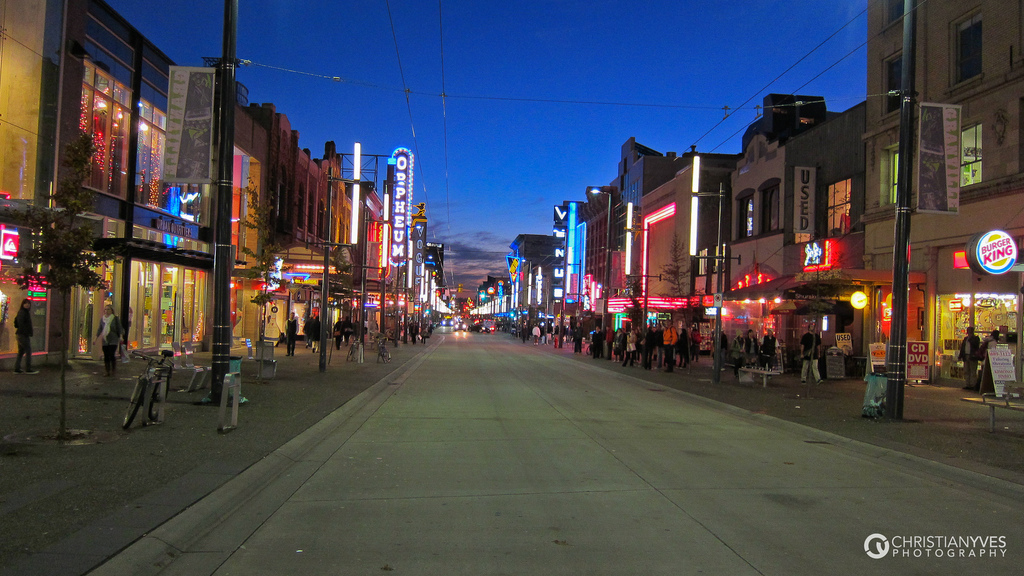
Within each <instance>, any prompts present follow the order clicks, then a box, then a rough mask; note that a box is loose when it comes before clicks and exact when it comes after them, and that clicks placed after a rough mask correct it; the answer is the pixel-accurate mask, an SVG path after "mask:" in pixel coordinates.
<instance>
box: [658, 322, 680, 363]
mask: <svg viewBox="0 0 1024 576" xmlns="http://www.w3.org/2000/svg"><path fill="white" fill-rule="evenodd" d="M678 341H679V333H678V332H676V326H675V323H674V322H672V321H669V322H668V325H667V326H665V330H664V331H662V333H661V345H662V348H663V349H664V353H663V356H664V360H665V372H671V371H672V367H673V366H674V365H675V363H676V342H678Z"/></svg>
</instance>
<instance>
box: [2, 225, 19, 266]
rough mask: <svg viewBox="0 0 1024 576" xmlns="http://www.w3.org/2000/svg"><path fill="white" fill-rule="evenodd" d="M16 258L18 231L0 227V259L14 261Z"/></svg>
mask: <svg viewBox="0 0 1024 576" xmlns="http://www.w3.org/2000/svg"><path fill="white" fill-rule="evenodd" d="M17 257H18V229H17V228H5V227H3V226H0V259H2V260H14V259H15V258H17Z"/></svg>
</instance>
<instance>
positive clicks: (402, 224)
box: [388, 148, 413, 266]
mask: <svg viewBox="0 0 1024 576" xmlns="http://www.w3.org/2000/svg"><path fill="white" fill-rule="evenodd" d="M388 163H389V164H394V166H395V175H394V187H393V189H392V190H393V194H392V195H391V219H392V222H391V249H390V250H389V251H388V252H389V255H388V258H389V259H390V261H391V265H392V266H401V265H403V264H405V262H406V261H407V260H409V253H408V251H407V246H408V245H407V241H408V236H407V232H408V228H409V205H410V204H411V203H412V175H413V174H412V166H413V156H412V152H411V151H410V150H409V149H408V148H399V149H397V150H395V151H394V152H393V153H392V154H391V159H390V160H389V161H388Z"/></svg>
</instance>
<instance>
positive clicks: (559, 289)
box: [551, 202, 569, 301]
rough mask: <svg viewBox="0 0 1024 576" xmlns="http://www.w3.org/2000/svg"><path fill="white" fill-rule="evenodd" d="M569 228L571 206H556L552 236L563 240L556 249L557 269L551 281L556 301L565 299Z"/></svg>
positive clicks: (566, 204) (566, 203)
mask: <svg viewBox="0 0 1024 576" xmlns="http://www.w3.org/2000/svg"><path fill="white" fill-rule="evenodd" d="M568 227H569V205H568V202H563V203H562V205H561V206H555V217H554V228H553V230H552V234H553V235H554V237H555V238H559V239H561V240H562V242H563V243H562V245H561V246H557V247H555V252H554V257H555V261H554V263H555V268H554V271H553V273H552V279H551V293H552V295H553V297H554V299H555V300H556V301H560V300H562V299H563V298H565V267H566V264H567V262H566V244H565V240H566V236H567V232H568Z"/></svg>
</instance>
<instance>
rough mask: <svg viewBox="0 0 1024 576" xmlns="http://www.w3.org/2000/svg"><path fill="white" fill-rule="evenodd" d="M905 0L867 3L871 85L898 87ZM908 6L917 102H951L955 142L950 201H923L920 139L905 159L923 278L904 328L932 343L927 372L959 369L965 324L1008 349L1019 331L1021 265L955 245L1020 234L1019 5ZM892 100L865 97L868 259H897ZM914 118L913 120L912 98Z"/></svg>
mask: <svg viewBox="0 0 1024 576" xmlns="http://www.w3.org/2000/svg"><path fill="white" fill-rule="evenodd" d="M902 5H903V2H902V1H899V2H897V1H895V0H887V1H886V2H878V3H874V4H871V5H870V7H869V10H868V18H869V20H868V39H869V40H868V94H884V93H887V92H889V91H891V90H899V89H900V88H901V75H900V72H901V71H902V65H903V55H902V48H903V23H902V17H903V8H902ZM916 11H917V18H916V20H917V28H916V30H917V33H916V54H917V58H916V62H915V71H916V74H915V83H916V85H915V92H916V102H917V103H935V104H940V105H952V106H954V108H952V110H955V111H958V112H959V114H958V120H959V127H958V128H956V129H954V130H951V131H953V132H954V134H955V135H957V136H959V151H958V154H956V156H958V158H954V162H953V165H952V166H949V165H948V164H947V165H946V166H945V169H946V170H947V171H949V172H951V173H952V174H953V178H952V179H951V181H950V182H949V188H948V189H949V190H950V191H952V193H951V194H950V198H952V199H954V200H955V201H956V202H955V204H956V206H955V209H954V210H947V211H946V212H945V213H935V212H934V211H929V210H928V209H927V208H930V206H927V205H924V206H923V205H922V202H921V199H922V195H921V194H920V191H921V181H922V178H924V177H926V176H929V175H930V173H929V172H928V170H929V167H928V165H927V164H925V163H924V162H923V161H922V160H921V159H922V157H923V155H924V154H925V153H927V152H929V151H930V150H928V149H926V148H922V149H919V150H918V151H917V153H916V154H915V164H914V165H913V167H912V168H911V171H912V173H913V174H914V181H913V185H912V186H911V188H910V205H911V207H912V209H914V213H913V215H912V217H911V235H910V242H911V251H910V270H911V271H912V274H913V273H917V274H918V275H919V276H920V279H919V281H917V282H914V281H913V278H912V282H911V286H910V294H911V296H912V299H911V305H910V306H909V310H908V318H907V322H908V332H909V333H910V334H911V335H913V334H914V333H915V330H916V332H917V334H918V338H919V339H921V340H923V341H926V342H927V343H928V344H929V354H930V355H931V362H930V365H931V368H932V373H933V376H937V377H938V378H940V379H942V378H949V379H953V378H960V377H961V376H962V365H961V363H960V362H959V361H958V360H957V357H956V356H957V351H958V348H959V343H960V340H961V339H962V338H963V337H964V335H965V334H966V330H967V328H968V327H972V326H973V327H974V328H975V330H976V331H977V332H978V333H979V334H985V333H988V332H989V331H991V330H993V329H999V330H1000V331H1001V333H1002V334H1003V338H1002V339H1003V341H1004V342H1007V343H1008V344H1010V346H1011V348H1013V349H1015V348H1016V341H1017V334H1019V332H1020V313H1019V312H1020V295H1021V292H1020V289H1021V280H1020V275H1019V274H1017V273H1007V274H1001V275H991V274H978V273H975V272H972V271H971V270H970V269H969V268H966V267H964V266H963V265H961V264H960V262H959V255H958V253H962V252H963V251H964V250H965V247H966V245H967V244H968V242H969V241H970V240H971V239H972V238H973V237H975V236H976V235H977V234H979V233H983V232H986V231H989V230H1003V231H1005V232H1006V233H1007V234H1008V235H1009V236H1010V237H1011V238H1013V240H1014V242H1015V243H1016V244H1017V245H1019V244H1020V239H1021V237H1022V236H1024V210H1022V209H1021V206H1024V140H1022V138H1021V133H1022V126H1024V124H1022V122H1024V120H1022V118H1024V98H1022V96H1021V95H1022V94H1024V54H1022V50H1021V45H1022V34H1024V30H1022V28H1021V26H1022V24H1021V22H1022V18H1024V4H1022V3H1021V2H1005V1H998V0H980V1H978V2H973V3H971V4H967V5H965V4H963V3H958V2H953V1H951V0H941V1H930V2H924V3H920V4H919V5H918V6H917V8H916ZM899 105H900V101H899V98H898V96H889V97H874V98H871V99H869V100H868V102H867V107H866V127H865V132H864V137H863V139H864V146H865V149H866V156H867V158H866V160H867V162H866V166H867V171H866V185H865V186H866V193H865V194H866V208H865V213H864V217H863V221H864V223H865V239H866V245H865V263H866V266H867V267H869V268H872V269H875V270H888V269H891V268H892V266H893V257H892V255H893V237H894V236H893V232H892V231H893V225H894V224H893V223H894V213H895V210H894V202H895V195H896V183H897V179H896V174H897V170H896V169H897V166H898V163H899V162H900V161H901V160H902V159H900V158H899V155H898V142H899V115H900V113H899ZM915 119H916V122H917V124H916V125H917V126H920V123H921V122H920V121H921V113H920V110H919V109H916V110H915ZM921 130H922V131H924V132H926V131H925V130H924V129H923V128H922V129H921ZM953 206H954V204H953V203H951V204H949V207H953ZM915 296H916V297H917V302H915V301H914V298H913V297H915ZM888 297H889V296H888V294H887V293H885V292H884V291H883V292H882V293H881V294H879V295H878V299H877V300H876V301H875V302H874V303H873V313H874V314H875V315H876V316H877V317H878V318H880V319H881V321H880V322H879V334H878V335H877V338H878V339H879V340H880V341H884V340H885V339H886V338H887V331H886V329H885V328H886V326H885V325H884V321H885V318H886V315H887V314H888V310H887V309H886V304H885V303H886V299H887V298H888ZM1018 357H1019V355H1018ZM1018 366H1019V359H1018Z"/></svg>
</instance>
